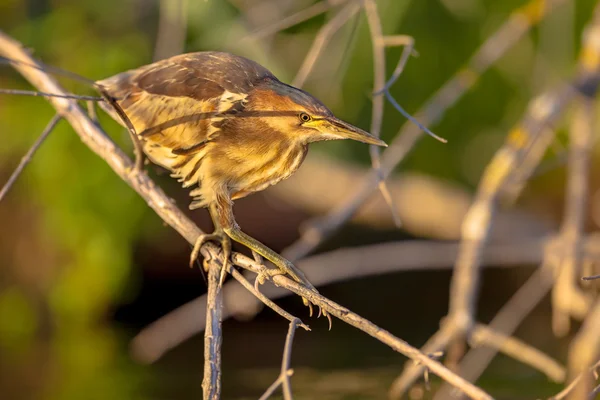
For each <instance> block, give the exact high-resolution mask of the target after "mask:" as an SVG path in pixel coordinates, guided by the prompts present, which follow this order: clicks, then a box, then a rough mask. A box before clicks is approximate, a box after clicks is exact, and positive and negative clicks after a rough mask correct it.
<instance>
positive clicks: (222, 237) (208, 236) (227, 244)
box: [190, 204, 231, 286]
mask: <svg viewBox="0 0 600 400" xmlns="http://www.w3.org/2000/svg"><path fill="white" fill-rule="evenodd" d="M209 211H210V216H211V219H212V221H213V225H214V227H215V230H214V231H213V233H205V234H203V235H200V236H198V239H196V243H194V249H193V250H192V254H191V256H190V267H193V266H194V263H195V262H196V259H197V258H198V255H199V254H200V249H201V248H202V245H203V244H204V243H206V242H208V241H215V242H219V243H220V244H221V248H222V249H223V267H222V268H221V276H220V277H219V286H223V281H225V276H226V272H227V264H228V263H229V258H230V257H231V240H229V237H228V236H227V235H226V234H225V232H224V231H223V227H222V226H221V223H220V219H219V218H218V214H217V211H216V210H215V206H214V205H212V204H211V205H210V207H209Z"/></svg>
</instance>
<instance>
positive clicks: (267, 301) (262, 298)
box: [228, 265, 310, 331]
mask: <svg viewBox="0 0 600 400" xmlns="http://www.w3.org/2000/svg"><path fill="white" fill-rule="evenodd" d="M228 269H229V270H228V272H229V273H230V274H231V275H232V276H233V277H234V278H235V280H236V281H238V282H239V283H241V284H242V286H244V287H245V288H246V290H248V291H249V292H250V293H252V294H253V295H254V296H256V298H257V299H259V300H260V301H262V302H263V303H264V304H265V305H266V306H267V307H269V308H270V309H272V310H273V311H275V312H276V313H277V314H279V315H281V316H282V317H283V318H285V319H287V320H288V321H290V322H294V323H295V324H296V325H298V326H300V327H302V328H303V329H304V330H307V331H310V328H309V326H308V325H306V324H305V323H304V322H302V320H300V318H298V317H294V316H293V315H292V314H290V313H289V312H287V311H285V310H284V309H283V308H281V307H279V306H278V305H277V304H275V303H274V302H273V301H271V300H270V299H269V298H268V297H267V296H265V295H264V294H262V293H261V292H260V291H258V290H256V288H255V287H254V285H252V284H251V283H250V282H248V280H247V279H246V278H245V277H244V275H242V274H241V273H239V272H238V271H237V270H236V269H235V268H233V267H231V265H228Z"/></svg>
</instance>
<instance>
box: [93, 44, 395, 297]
mask: <svg viewBox="0 0 600 400" xmlns="http://www.w3.org/2000/svg"><path fill="white" fill-rule="evenodd" d="M97 84H98V85H99V86H100V87H102V88H103V89H104V90H105V92H106V93H107V94H108V95H109V96H111V97H112V98H114V99H115V100H116V101H117V104H118V105H119V106H120V107H121V108H122V110H123V111H124V113H125V114H126V115H127V117H128V118H129V120H130V121H131V123H132V124H133V127H134V128H135V131H136V133H137V135H138V137H139V139H140V140H141V142H142V145H143V149H144V152H145V153H146V155H147V156H148V158H149V159H150V160H151V161H152V162H154V163H156V164H158V165H161V166H162V167H164V168H166V169H168V170H170V171H171V173H172V176H173V177H175V178H177V179H178V180H179V181H181V182H182V184H183V186H184V187H186V188H187V187H194V186H195V188H193V190H191V192H190V194H191V195H192V196H193V201H192V203H191V205H190V208H191V209H195V208H200V207H208V208H209V209H210V211H211V216H212V218H213V221H214V223H215V234H213V235H205V236H204V237H202V238H201V239H200V240H199V241H198V243H197V246H196V248H195V251H194V255H193V257H192V258H195V256H196V255H197V251H198V250H199V247H200V244H201V243H203V242H204V241H205V240H211V239H219V240H221V241H222V243H223V248H224V251H225V255H226V256H228V255H229V251H230V244H229V242H228V240H226V236H225V235H227V236H229V237H230V238H232V239H233V240H235V241H238V242H240V243H243V244H245V245H247V246H248V247H249V248H251V249H252V250H253V251H254V252H256V253H258V254H260V255H262V256H264V257H266V258H268V259H269V260H270V261H272V262H273V263H274V264H275V265H277V266H278V267H279V268H280V269H282V270H283V271H284V272H286V273H289V274H290V275H291V276H292V277H294V279H296V280H297V281H299V282H302V283H304V284H307V285H309V286H310V284H309V283H308V281H306V279H305V278H304V276H303V275H302V273H301V272H300V271H298V270H297V269H296V268H295V267H294V266H293V265H292V264H291V263H289V262H288V261H287V260H285V259H283V258H282V257H281V256H279V255H278V254H276V253H275V252H273V251H272V250H270V249H268V248H267V247H266V246H264V245H262V244H261V243H260V242H258V241H256V240H255V239H253V238H250V237H249V236H247V235H245V234H244V233H243V232H241V230H239V227H238V226H237V224H236V223H235V219H234V217H233V213H232V200H235V199H238V198H242V197H244V196H247V195H248V194H250V193H253V192H257V191H260V190H263V189H265V188H267V187H268V186H270V185H273V184H276V183H277V182H279V181H281V180H282V179H286V178H288V177H289V176H290V175H291V174H292V173H294V172H295V171H296V170H297V169H298V167H299V166H300V164H301V163H302V161H303V160H304V157H305V156H306V153H307V150H308V147H307V146H308V144H309V143H311V142H315V141H321V140H331V139H354V140H359V141H362V142H365V143H370V144H376V145H385V143H383V142H382V141H381V140H379V139H377V138H375V137H373V136H371V135H370V134H368V133H367V132H364V131H362V130H360V129H358V128H356V127H353V126H352V125H350V124H347V123H345V122H343V121H341V120H339V119H337V118H335V117H334V116H333V114H332V113H331V111H330V110H329V109H328V108H327V107H325V105H323V104H322V103H321V102H320V101H319V100H317V99H315V98H314V97H312V96H311V95H310V94H308V93H306V92H304V91H302V90H300V89H296V88H294V87H292V86H289V85H286V84H284V83H282V82H280V81H279V80H278V79H277V78H276V77H275V76H273V74H271V72H269V71H268V70H267V69H266V68H264V67H262V66H261V65H259V64H257V63H255V62H254V61H251V60H248V59H246V58H243V57H238V56H235V55H232V54H228V53H221V52H200V53H190V54H182V55H179V56H175V57H172V58H169V59H166V60H162V61H158V62H156V63H153V64H150V65H146V66H142V67H140V68H137V69H134V70H130V71H127V72H124V73H121V74H118V75H115V76H113V77H110V78H107V79H104V80H101V81H98V82H97ZM104 108H105V109H106V110H107V111H108V112H109V113H110V114H111V115H112V116H113V118H115V119H116V120H117V121H119V122H121V119H120V118H119V117H118V115H117V114H116V113H115V111H114V110H113V109H112V108H110V107H107V106H106V104H105V105H104ZM310 287H311V288H312V286H310Z"/></svg>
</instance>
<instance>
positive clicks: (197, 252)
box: [190, 233, 229, 268]
mask: <svg viewBox="0 0 600 400" xmlns="http://www.w3.org/2000/svg"><path fill="white" fill-rule="evenodd" d="M224 238H225V237H224V236H223V235H221V234H219V233H207V234H204V235H200V236H198V239H196V243H194V248H193V249H192V254H191V255H190V268H193V267H194V263H195V262H196V260H197V259H198V256H199V255H200V249H201V248H202V245H203V244H204V243H206V242H209V241H211V240H215V241H219V242H221V243H223V242H224ZM227 240H229V239H227Z"/></svg>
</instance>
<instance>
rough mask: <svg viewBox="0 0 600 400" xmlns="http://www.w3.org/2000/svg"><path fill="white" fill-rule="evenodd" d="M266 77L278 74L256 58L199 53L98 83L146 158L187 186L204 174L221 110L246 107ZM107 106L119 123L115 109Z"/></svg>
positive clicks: (218, 130)
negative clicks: (119, 110)
mask: <svg viewBox="0 0 600 400" xmlns="http://www.w3.org/2000/svg"><path fill="white" fill-rule="evenodd" d="M265 79H276V78H275V77H274V76H273V75H272V74H271V72H269V71H268V70H267V69H266V68H264V67H262V66H261V65H260V64H258V63H256V62H254V61H252V60H249V59H246V58H244V57H239V56H236V55H233V54H229V53H222V52H198V53H189V54H182V55H179V56H175V57H171V58H168V59H165V60H161V61H158V62H155V63H153V64H149V65H145V66H142V67H140V68H137V69H132V70H129V71H126V72H123V73H120V74H118V75H115V76H112V77H110V78H107V79H104V80H101V81H98V82H97V84H98V85H100V86H102V87H103V88H104V89H105V90H106V92H107V93H108V94H109V95H110V96H112V97H114V98H115V99H116V100H117V103H118V104H119V105H120V106H121V107H122V109H123V111H124V112H125V114H126V115H127V117H128V118H129V119H130V120H131V122H132V124H133V126H134V128H135V130H136V133H137V134H138V135H139V136H140V138H141V139H142V140H143V144H144V151H145V153H146V154H147V155H148V157H149V158H150V159H151V160H152V161H153V162H154V163H156V164H158V165H161V166H163V167H165V168H167V169H169V170H170V171H172V172H173V176H174V177H176V178H178V179H179V180H180V181H182V182H183V185H184V187H189V186H192V185H194V184H196V183H198V181H199V180H200V179H201V178H202V176H201V175H202V173H203V171H202V169H201V168H200V167H201V163H202V160H203V158H204V157H205V156H206V149H205V147H206V146H208V145H209V144H210V142H211V141H213V140H215V139H216V138H217V137H218V136H219V134H220V133H221V131H220V128H219V122H221V121H222V119H223V117H222V115H223V113H225V112H228V111H229V112H231V111H233V110H234V109H236V108H240V107H243V105H244V103H245V99H246V97H247V96H248V94H249V93H250V92H251V91H252V89H253V88H254V86H255V85H257V84H259V83H260V82H261V81H262V80H265ZM104 108H105V109H107V108H108V107H106V105H105V107H104ZM107 111H109V112H110V113H111V115H112V116H113V118H115V119H116V120H117V121H119V122H121V121H120V119H119V118H118V116H117V115H116V114H115V113H114V110H110V109H107Z"/></svg>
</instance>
